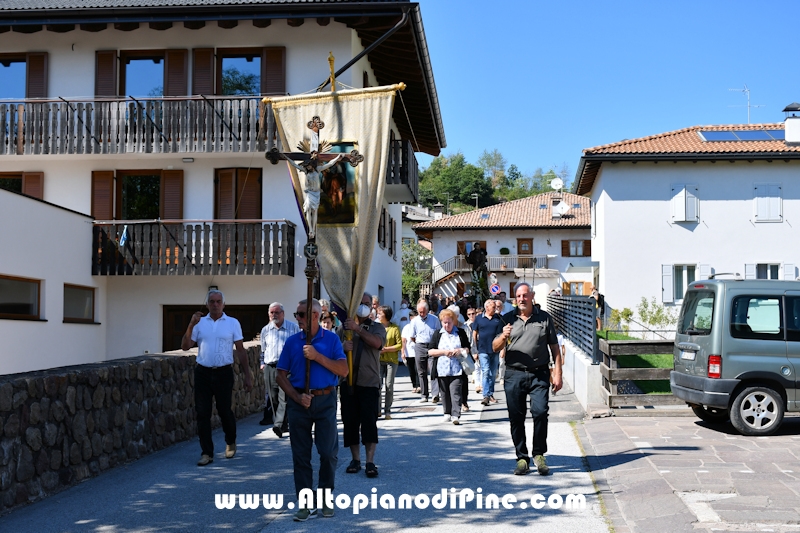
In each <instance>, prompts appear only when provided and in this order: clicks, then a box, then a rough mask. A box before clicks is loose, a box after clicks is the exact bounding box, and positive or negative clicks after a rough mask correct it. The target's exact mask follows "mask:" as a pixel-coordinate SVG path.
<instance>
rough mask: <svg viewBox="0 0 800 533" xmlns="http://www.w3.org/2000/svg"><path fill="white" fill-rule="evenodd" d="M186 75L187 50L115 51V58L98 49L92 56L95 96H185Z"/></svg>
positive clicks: (113, 51)
mask: <svg viewBox="0 0 800 533" xmlns="http://www.w3.org/2000/svg"><path fill="white" fill-rule="evenodd" d="M118 61H119V80H117V62H118ZM188 72H189V52H188V50H180V49H178V50H123V51H120V52H119V58H118V57H117V51H116V50H98V51H97V52H96V54H95V95H97V96H117V95H120V96H127V95H130V96H134V97H139V98H141V97H145V98H146V97H160V96H185V95H187V94H188V93H189V85H188ZM117 81H119V89H117Z"/></svg>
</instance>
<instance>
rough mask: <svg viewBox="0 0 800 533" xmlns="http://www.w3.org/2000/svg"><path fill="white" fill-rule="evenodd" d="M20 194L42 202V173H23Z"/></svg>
mask: <svg viewBox="0 0 800 533" xmlns="http://www.w3.org/2000/svg"><path fill="white" fill-rule="evenodd" d="M22 194H27V195H28V196H33V197H34V198H38V199H39V200H44V172H23V173H22Z"/></svg>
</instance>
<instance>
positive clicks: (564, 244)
mask: <svg viewBox="0 0 800 533" xmlns="http://www.w3.org/2000/svg"><path fill="white" fill-rule="evenodd" d="M561 257H569V241H561Z"/></svg>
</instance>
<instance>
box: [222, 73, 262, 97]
mask: <svg viewBox="0 0 800 533" xmlns="http://www.w3.org/2000/svg"><path fill="white" fill-rule="evenodd" d="M260 85H261V78H260V77H259V76H258V74H253V73H252V72H241V71H240V70H239V69H238V68H236V67H228V68H226V69H225V70H223V71H222V94H227V95H237V94H242V95H247V94H259V93H260V92H261V89H260Z"/></svg>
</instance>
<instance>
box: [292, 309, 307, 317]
mask: <svg viewBox="0 0 800 533" xmlns="http://www.w3.org/2000/svg"><path fill="white" fill-rule="evenodd" d="M294 317H295V318H305V317H306V312H305V311H300V312H299V313H295V314H294Z"/></svg>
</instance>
